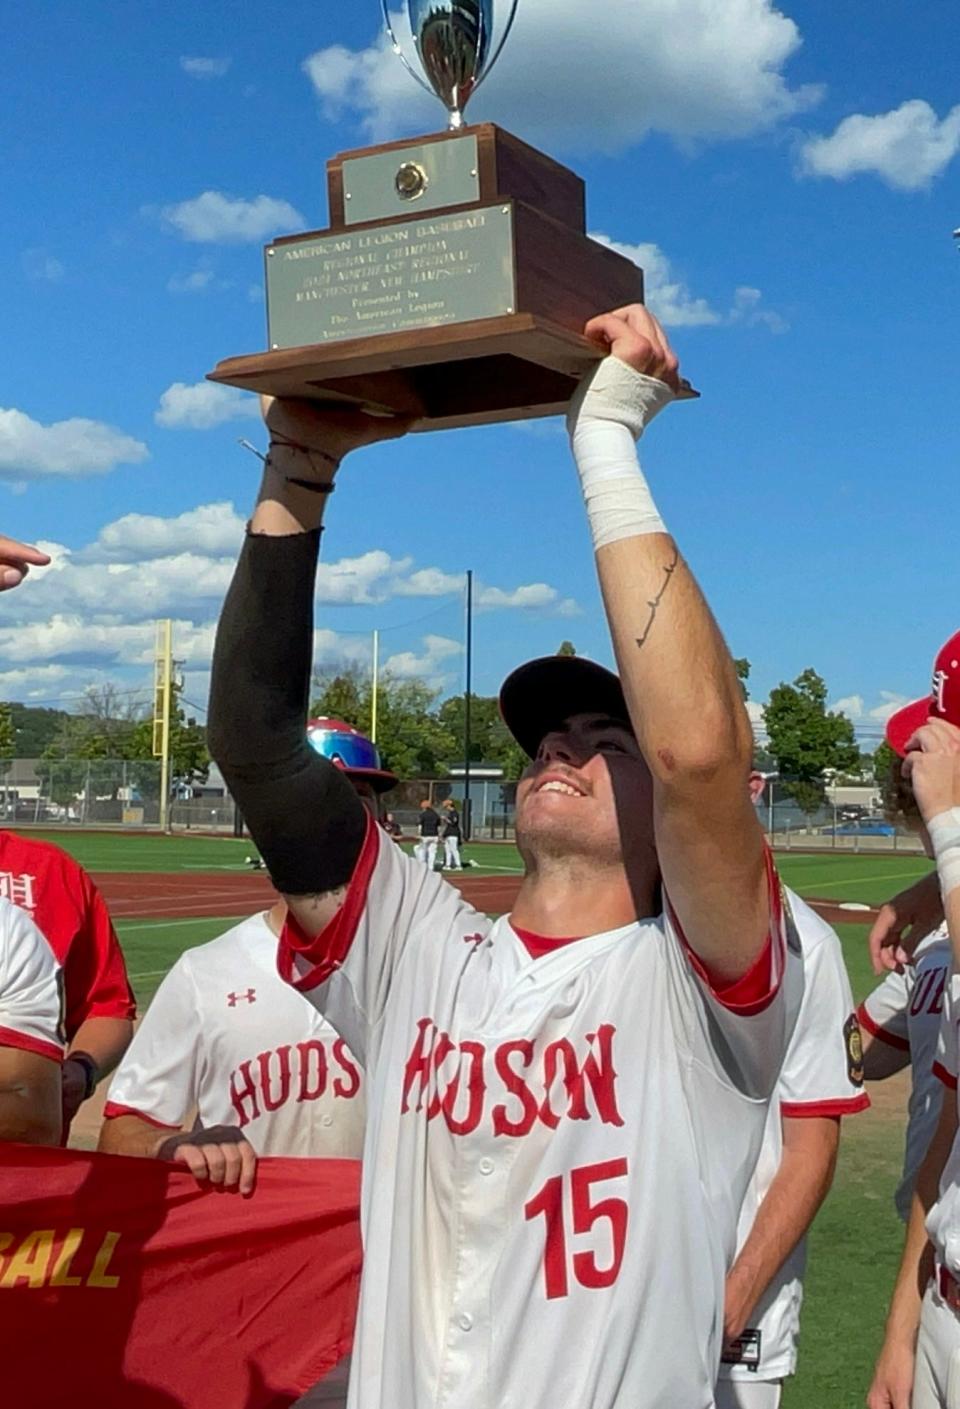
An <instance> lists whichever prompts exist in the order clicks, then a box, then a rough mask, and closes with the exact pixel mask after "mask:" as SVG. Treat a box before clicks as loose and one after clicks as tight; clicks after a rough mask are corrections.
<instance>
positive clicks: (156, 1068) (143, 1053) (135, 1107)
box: [104, 955, 204, 1130]
mask: <svg viewBox="0 0 960 1409" xmlns="http://www.w3.org/2000/svg"><path fill="white" fill-rule="evenodd" d="M203 1056H204V1051H203V1028H202V1018H201V1014H200V1011H199V1008H198V1005H197V1001H196V992H195V990H194V986H193V984H192V983H191V982H190V974H189V969H188V967H187V962H186V956H185V955H181V957H180V958H179V959H178V960H177V962H176V963H175V964H174V966H173V968H172V969H171V970H170V972H169V973H168V974H167V976H166V978H164V980H163V982H162V983H161V984H160V987H159V988H158V989H157V991H156V993H155V995H154V997H153V1001H152V1002H151V1004H150V1006H149V1008H148V1009H147V1012H146V1014H145V1016H144V1018H143V1021H142V1022H141V1023H140V1026H139V1028H138V1029H137V1031H136V1033H135V1035H134V1038H133V1041H132V1042H131V1043H130V1046H129V1047H128V1048H127V1050H126V1052H125V1054H124V1056H123V1060H122V1061H121V1063H120V1065H119V1066H118V1068H117V1070H116V1072H115V1073H114V1077H113V1080H112V1082H111V1083H110V1092H109V1097H108V1101H107V1106H106V1109H105V1112H104V1114H105V1115H106V1117H107V1119H112V1118H114V1117H116V1116H120V1115H136V1116H139V1117H140V1118H141V1120H146V1121H149V1122H150V1124H151V1125H156V1126H158V1127H160V1128H166V1129H170V1130H179V1129H180V1128H181V1127H182V1126H183V1125H184V1123H185V1122H186V1121H187V1120H188V1119H189V1117H190V1116H191V1115H192V1114H193V1112H194V1110H195V1109H196V1107H197V1105H198V1099H197V1097H198V1083H197V1075H198V1070H199V1067H200V1063H201V1062H202V1061H203Z"/></svg>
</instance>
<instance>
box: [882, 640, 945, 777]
mask: <svg viewBox="0 0 960 1409" xmlns="http://www.w3.org/2000/svg"><path fill="white" fill-rule="evenodd" d="M928 719H945V720H946V722H947V723H948V724H956V725H957V727H958V728H960V631H957V632H956V633H955V634H954V635H953V636H951V637H950V640H949V641H947V643H946V644H945V645H943V646H941V647H940V650H939V651H938V652H937V658H936V660H935V661H934V662H933V685H932V688H931V690H930V693H929V695H924V697H923V699H922V700H914V701H913V703H912V704H908V705H904V707H903V709H898V710H897V712H896V714H891V716H890V718H889V719H888V720H887V743H888V744H889V745H890V747H891V748H892V749H893V750H894V752H895V753H898V754H899V755H900V757H901V758H903V756H904V754H905V753H906V751H907V742H908V740H909V739H910V737H911V735H913V734H915V733H916V731H917V730H918V729H919V728H920V726H921V724H926V722H927V720H928Z"/></svg>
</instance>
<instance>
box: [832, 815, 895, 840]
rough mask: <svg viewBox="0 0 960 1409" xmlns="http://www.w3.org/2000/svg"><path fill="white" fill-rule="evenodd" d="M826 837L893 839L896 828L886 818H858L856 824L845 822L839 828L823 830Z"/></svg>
mask: <svg viewBox="0 0 960 1409" xmlns="http://www.w3.org/2000/svg"><path fill="white" fill-rule="evenodd" d="M821 830H822V832H823V835H824V836H826V837H892V836H895V835H896V831H897V829H896V827H895V826H894V825H893V823H892V822H888V821H887V819H886V818H885V817H858V818H857V820H856V821H855V822H843V823H841V825H840V826H838V827H823V828H821Z"/></svg>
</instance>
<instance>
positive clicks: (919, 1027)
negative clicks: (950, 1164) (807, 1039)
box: [858, 925, 950, 1222]
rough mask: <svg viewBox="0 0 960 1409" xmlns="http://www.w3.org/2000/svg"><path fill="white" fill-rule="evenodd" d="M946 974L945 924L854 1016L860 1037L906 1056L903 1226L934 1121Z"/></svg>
mask: <svg viewBox="0 0 960 1409" xmlns="http://www.w3.org/2000/svg"><path fill="white" fill-rule="evenodd" d="M949 973H950V939H949V937H948V935H947V927H946V925H941V926H940V928H939V929H937V930H934V931H933V933H932V934H929V935H927V937H926V939H924V940H923V941H922V942H921V943H920V944H919V945H918V947H917V951H916V955H915V957H914V962H913V963H912V964H906V965H904V970H903V973H902V974H898V973H889V974H887V976H886V978H885V979H884V980H883V982H882V983H880V984H878V985H877V987H876V988H875V989H874V990H873V992H872V993H871V994H869V995H868V997H867V998H865V999H864V1001H863V1002H862V1003H861V1004H860V1010H859V1013H858V1016H859V1018H860V1023H861V1025H862V1027H863V1028H864V1030H865V1031H866V1032H870V1033H872V1034H873V1036H874V1037H875V1038H877V1040H878V1041H880V1042H886V1043H887V1045H888V1046H890V1047H896V1048H898V1049H899V1050H900V1051H902V1052H909V1054H910V1064H911V1067H912V1071H911V1086H910V1105H909V1108H908V1113H907V1132H906V1139H905V1142H904V1152H903V1174H902V1176H901V1178H900V1183H899V1184H898V1186H897V1192H896V1194H895V1195H894V1203H895V1204H896V1206H897V1213H898V1214H899V1215H900V1217H901V1218H902V1219H903V1220H904V1222H906V1220H907V1219H908V1218H909V1217H910V1201H911V1199H912V1198H913V1186H914V1184H915V1183H916V1178H917V1171H918V1169H919V1168H920V1166H921V1164H922V1163H923V1157H924V1155H925V1154H926V1153H927V1148H928V1146H929V1144H930V1141H931V1139H932V1138H933V1132H934V1131H935V1130H936V1128H937V1121H938V1120H939V1119H940V1106H941V1104H942V1100H943V1085H942V1083H941V1082H939V1081H938V1080H937V1078H936V1076H934V1073H933V1063H934V1060H935V1059H936V1055H937V1038H938V1036H939V1033H940V1016H941V1013H942V1012H943V993H944V987H945V985H946V982H947V978H948V976H949Z"/></svg>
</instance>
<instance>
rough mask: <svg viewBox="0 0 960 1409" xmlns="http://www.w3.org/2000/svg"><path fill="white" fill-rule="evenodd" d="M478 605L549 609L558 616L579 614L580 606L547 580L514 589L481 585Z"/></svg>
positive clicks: (536, 609)
mask: <svg viewBox="0 0 960 1409" xmlns="http://www.w3.org/2000/svg"><path fill="white" fill-rule="evenodd" d="M476 601H477V606H478V607H480V608H485V609H486V610H488V611H489V610H493V609H500V610H503V609H504V608H506V609H508V610H511V609H514V610H515V609H517V608H519V609H520V610H522V611H545V610H549V611H550V612H551V614H552V615H556V616H579V615H580V608H579V607H578V606H577V604H576V602H575V601H574V600H573V598H572V597H561V596H560V593H559V592H558V591H557V589H556V588H555V587H550V586H548V585H547V583H546V582H530V583H527V584H526V585H525V586H522V587H514V588H513V589H512V591H504V589H503V588H502V587H481V588H480V589H479V591H478V592H477V594H476Z"/></svg>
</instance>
